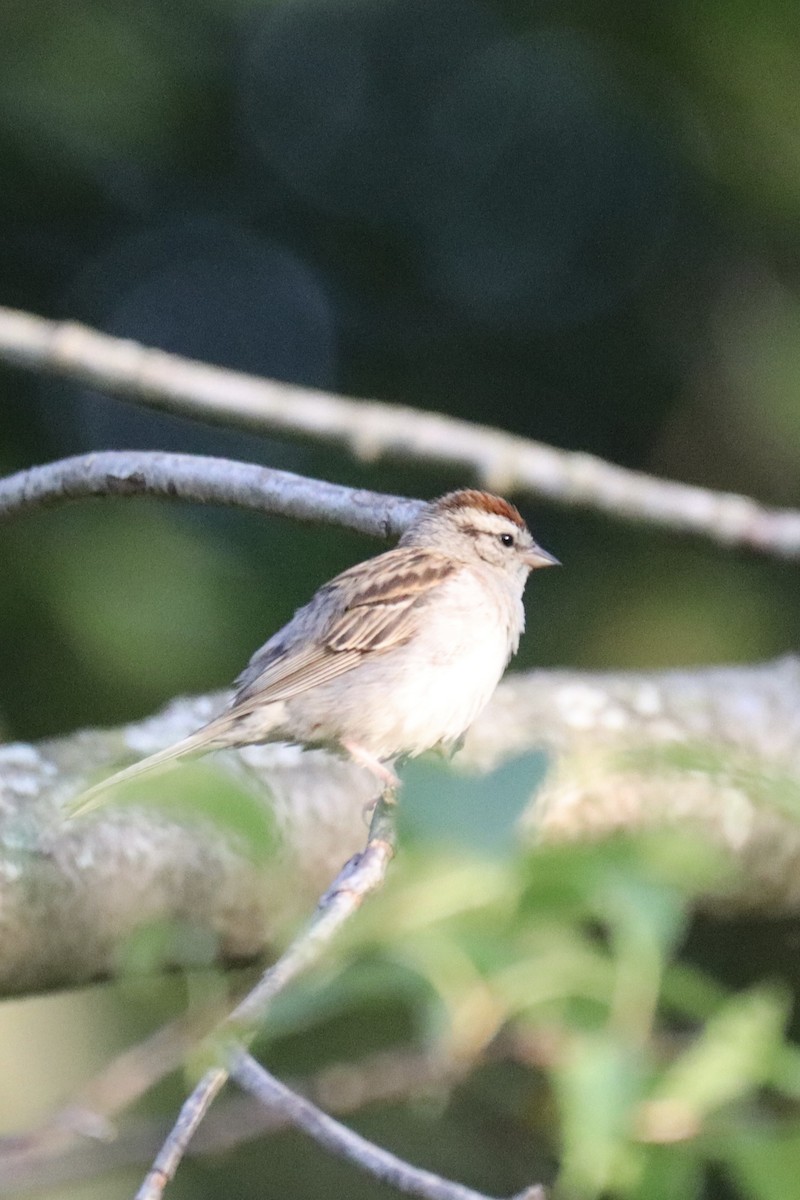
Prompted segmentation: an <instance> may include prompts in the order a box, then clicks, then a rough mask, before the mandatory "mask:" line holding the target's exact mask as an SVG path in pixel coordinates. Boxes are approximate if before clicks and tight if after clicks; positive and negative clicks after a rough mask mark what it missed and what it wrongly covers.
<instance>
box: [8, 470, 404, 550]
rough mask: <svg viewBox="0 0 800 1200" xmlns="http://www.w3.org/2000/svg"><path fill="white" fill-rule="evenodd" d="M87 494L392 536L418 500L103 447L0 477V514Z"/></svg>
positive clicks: (10, 514) (299, 477)
mask: <svg viewBox="0 0 800 1200" xmlns="http://www.w3.org/2000/svg"><path fill="white" fill-rule="evenodd" d="M88 496H95V497H98V496H158V497H160V498H161V499H166V500H190V501H193V502H195V503H198V504H224V505H229V506H234V507H237V508H247V509H254V510H255V511H256V512H264V513H273V514H280V515H281V516H284V517H292V518H293V519H295V520H298V521H328V522H331V523H333V524H337V525H343V526H344V527H345V528H347V529H355V530H357V531H358V532H359V533H366V534H371V535H372V536H374V537H383V538H388V537H397V536H399V535H400V534H401V533H402V532H403V530H404V529H405V528H406V526H407V525H408V523H409V522H410V521H411V520H412V519H413V517H414V516H416V515H417V513H418V512H419V511H420V509H421V508H422V506H423V502H422V501H420V500H409V499H405V498H403V497H401V496H386V495H383V494H381V493H379V492H369V491H365V490H362V489H358V488H349V487H341V486H340V485H338V484H335V483H327V482H325V481H324V480H320V479H307V478H305V477H304V476H302V475H293V474H292V473H291V472H290V471H277V470H273V469H272V468H270V467H261V466H257V465H256V464H255V463H243V462H236V461H234V460H232V459H226V458H209V457H204V456H202V455H197V454H167V453H164V452H162V451H159V450H104V451H101V452H99V453H96V454H81V455H78V456H76V457H74V458H64V459H60V460H59V461H57V462H52V463H46V464H45V465H43V466H38V467H32V468H31V469H30V470H28V471H19V472H18V473H17V474H16V475H9V476H8V477H7V478H5V479H0V520H4V519H8V518H10V517H16V516H21V515H23V514H24V513H26V512H29V511H31V510H35V509H39V508H48V507H52V506H53V505H56V504H59V503H63V502H64V501H65V500H78V499H82V498H84V497H88Z"/></svg>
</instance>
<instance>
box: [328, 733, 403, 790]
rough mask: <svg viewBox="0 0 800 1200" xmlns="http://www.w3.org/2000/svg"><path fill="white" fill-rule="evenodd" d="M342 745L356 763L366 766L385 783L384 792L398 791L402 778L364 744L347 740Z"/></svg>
mask: <svg viewBox="0 0 800 1200" xmlns="http://www.w3.org/2000/svg"><path fill="white" fill-rule="evenodd" d="M342 746H343V747H344V749H345V750H346V751H347V753H348V754H349V755H350V757H351V758H352V760H353V762H354V763H358V765H359V766H360V767H364V768H366V770H367V771H369V772H370V773H371V774H372V775H374V776H375V778H376V779H377V780H379V781H380V783H381V784H383V789H384V792H396V791H397V790H398V789H399V787H400V780H399V779H398V778H397V776H396V775H395V773H394V771H393V770H392V769H391V768H390V767H387V766H386V764H385V763H382V762H381V760H380V759H379V758H376V757H375V755H374V754H370V752H369V750H365V749H364V747H363V746H359V744H358V742H351V741H346V742H344V741H343V742H342Z"/></svg>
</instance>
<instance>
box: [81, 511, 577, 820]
mask: <svg viewBox="0 0 800 1200" xmlns="http://www.w3.org/2000/svg"><path fill="white" fill-rule="evenodd" d="M557 563H558V559H556V558H553V556H552V555H551V554H548V553H547V551H545V550H542V549H541V548H540V547H539V546H537V544H536V542H534V540H533V538H532V537H531V535H530V533H529V531H528V528H527V526H526V525H525V522H524V521H523V519H522V517H521V516H520V514H519V513H518V512H517V510H516V508H514V506H513V505H511V504H509V503H508V502H507V501H506V500H502V499H501V498H500V497H498V496H492V495H490V494H489V493H488V492H480V491H473V490H464V491H458V492H450V493H449V494H448V495H446V496H442V497H441V499H439V500H436V501H434V502H433V503H431V504H429V505H428V506H427V507H426V508H425V509H424V510H423V511H422V513H421V514H420V515H419V516H418V517H417V518H416V520H415V521H414V522H413V523H412V524H411V525H410V526H409V527H408V529H407V530H406V532H405V533H404V534H403V536H402V537H401V538H400V542H399V545H398V546H397V547H396V549H394V550H388V551H386V553H384V554H379V555H377V557H375V558H370V559H367V560H366V561H365V562H360V563H358V564H356V566H354V567H350V568H349V569H348V570H347V571H343V572H342V574H341V575H337V576H336V577H335V578H334V579H332V580H331V581H330V582H329V583H326V584H323V586H322V587H321V588H320V589H319V591H318V592H317V593H316V594H315V595H314V596H313V598H312V599H311V601H310V602H309V603H308V604H306V605H305V606H304V607H303V608H299V609H298V610H297V612H296V613H295V615H294V616H293V617H292V619H291V621H289V623H288V624H287V625H285V626H284V627H283V629H280V630H279V631H278V632H277V633H276V634H274V636H273V637H271V638H270V640H269V641H268V642H266V643H265V645H263V646H262V647H261V649H260V650H257V651H256V653H255V654H254V655H253V657H252V658H251V660H250V662H249V664H248V665H247V667H245V669H244V671H243V672H242V674H241V675H240V676H239V678H238V679H237V680H236V684H235V688H236V690H235V693H234V696H233V699H232V700H231V702H230V704H229V706H228V708H227V709H226V710H225V711H224V712H223V713H222V714H221V715H220V716H218V717H216V718H215V719H214V720H212V721H210V722H209V724H207V725H204V726H203V727H202V728H201V729H198V730H197V732H196V733H193V734H191V735H190V736H189V737H187V738H184V739H183V740H182V741H180V742H177V743H176V744H175V745H173V746H169V747H167V749H166V750H161V751H160V752H158V753H157V754H153V755H151V756H150V757H149V758H145V759H143V760H142V761H141V762H138V763H134V765H133V766H131V767H128V768H126V769H125V770H123V771H119V772H118V773H117V774H116V775H112V776H111V777H110V778H109V779H106V780H105V781H103V782H102V783H100V784H98V785H97V786H95V787H93V788H90V789H89V790H88V791H87V792H84V793H83V794H82V795H81V796H80V797H78V799H77V801H76V802H75V805H74V807H73V812H74V813H77V812H84V811H87V810H88V809H91V808H94V807H96V806H97V805H98V804H99V803H102V801H101V800H100V799H99V797H100V795H101V793H102V792H105V790H106V789H107V788H109V787H111V786H112V785H113V784H116V783H118V782H121V781H122V780H125V779H130V778H132V777H133V776H135V775H138V774H139V773H140V772H143V771H149V770H151V769H152V768H153V767H157V766H160V765H161V764H163V763H167V762H170V761H172V760H173V759H176V758H181V757H183V755H186V754H193V753H196V752H198V751H206V750H220V749H223V748H226V747H235V746H247V745H250V744H251V743H259V742H296V743H300V744H302V745H303V746H329V747H335V748H337V749H340V750H344V751H345V752H346V753H347V754H348V755H349V756H350V757H351V758H352V759H354V760H355V761H356V762H358V763H360V764H361V765H363V766H364V767H366V768H367V769H369V770H370V771H371V772H373V774H374V775H376V776H377V778H378V779H379V780H380V781H381V782H382V783H383V785H384V786H385V787H395V786H397V778H396V776H395V775H394V773H393V771H392V770H391V769H390V767H389V766H387V765H386V764H387V763H391V761H392V760H393V759H394V758H396V757H397V756H399V755H416V754H421V753H422V752H423V751H425V750H430V749H431V748H432V747H434V746H442V747H445V748H447V747H452V746H454V745H455V744H456V743H457V742H458V740H459V739H460V737H461V736H462V734H463V733H465V732H466V730H467V729H468V728H469V726H470V725H471V724H472V722H473V721H474V719H475V717H476V716H477V715H478V713H479V712H480V711H481V709H482V708H483V707H484V705H485V704H486V703H487V701H488V700H489V698H490V696H491V695H492V693H493V691H494V689H495V687H496V686H497V683H498V682H499V680H500V676H501V675H502V674H503V671H504V670H505V667H506V664H507V663H508V660H509V659H510V657H511V655H512V654H513V653H514V652H515V651H516V649H517V645H518V644H519V639H520V635H521V633H522V630H523V628H524V624H525V614H524V610H523V607H522V592H523V589H524V587H525V581H526V579H527V577H528V573H529V572H530V571H531V570H532V569H533V568H534V567H548V566H553V565H556V564H557Z"/></svg>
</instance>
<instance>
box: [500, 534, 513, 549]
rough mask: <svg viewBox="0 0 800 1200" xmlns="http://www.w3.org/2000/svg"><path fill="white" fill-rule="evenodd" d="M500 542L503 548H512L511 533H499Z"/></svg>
mask: <svg viewBox="0 0 800 1200" xmlns="http://www.w3.org/2000/svg"><path fill="white" fill-rule="evenodd" d="M500 541H501V542H502V543H503V545H504V546H513V545H514V535H513V533H501V534H500Z"/></svg>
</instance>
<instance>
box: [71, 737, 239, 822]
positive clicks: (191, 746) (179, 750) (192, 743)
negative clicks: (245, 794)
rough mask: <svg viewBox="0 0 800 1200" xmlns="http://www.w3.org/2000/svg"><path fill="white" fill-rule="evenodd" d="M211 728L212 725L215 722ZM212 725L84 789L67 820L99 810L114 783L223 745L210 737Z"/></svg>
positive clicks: (124, 781)
mask: <svg viewBox="0 0 800 1200" xmlns="http://www.w3.org/2000/svg"><path fill="white" fill-rule="evenodd" d="M213 725H216V722H214V723H213ZM213 725H207V726H205V727H204V728H203V729H198V730H197V732H196V733H192V734H190V735H189V737H186V738H183V739H182V740H181V741H179V742H175V743H174V744H173V745H172V746H167V747H166V749H165V750H159V751H157V752H156V753H155V754H151V755H149V757H148V758H143V759H142V760H141V761H140V762H137V763H133V764H132V765H131V766H130V767H125V768H124V769H123V770H122V771H117V772H116V773H115V774H114V775H109V777H108V778H107V779H103V780H101V781H100V783H96V784H95V785H94V786H93V787H90V788H87V790H86V791H85V792H81V794H80V795H79V796H76V797H75V799H74V800H73V801H72V802H71V803H70V805H69V808H68V814H67V815H68V816H69V817H70V818H72V817H77V816H83V814H84V813H87V812H92V811H93V810H94V809H96V808H100V807H101V806H102V805H103V804H105V803H106V800H107V799H108V797H107V796H106V795H105V793H106V792H108V791H110V790H111V789H112V788H115V787H116V786H117V784H118V783H127V781H128V780H129V779H136V778H137V777H138V776H139V775H145V774H146V773H147V772H148V771H153V770H155V769H156V768H158V767H163V766H165V765H166V764H167V763H172V762H175V760H176V759H179V758H183V757H184V756H185V755H187V754H192V753H194V752H197V751H200V750H213V749H215V745H216V746H220V745H223V744H224V743H223V742H221V741H219V742H218V741H217V739H216V737H215V736H214V734H215V730H214V728H213Z"/></svg>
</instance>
